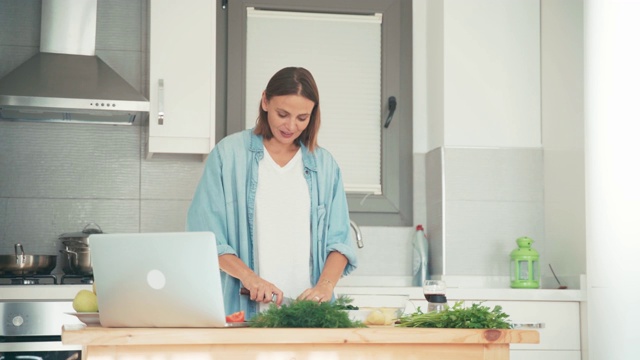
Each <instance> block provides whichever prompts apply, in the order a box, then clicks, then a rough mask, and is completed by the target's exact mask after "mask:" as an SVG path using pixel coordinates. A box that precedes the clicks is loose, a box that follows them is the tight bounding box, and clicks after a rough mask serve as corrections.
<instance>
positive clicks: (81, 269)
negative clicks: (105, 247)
mask: <svg viewBox="0 0 640 360" xmlns="http://www.w3.org/2000/svg"><path fill="white" fill-rule="evenodd" d="M92 234H102V229H101V228H100V226H99V225H98V224H96V223H93V222H92V223H89V224H87V225H86V226H85V227H84V229H82V231H81V232H74V233H65V234H62V235H60V236H59V237H58V239H59V240H61V242H62V245H63V249H62V250H60V253H61V254H62V256H61V258H62V259H61V267H62V271H63V272H64V273H65V274H67V275H93V267H92V265H91V247H90V244H89V236H90V235H92Z"/></svg>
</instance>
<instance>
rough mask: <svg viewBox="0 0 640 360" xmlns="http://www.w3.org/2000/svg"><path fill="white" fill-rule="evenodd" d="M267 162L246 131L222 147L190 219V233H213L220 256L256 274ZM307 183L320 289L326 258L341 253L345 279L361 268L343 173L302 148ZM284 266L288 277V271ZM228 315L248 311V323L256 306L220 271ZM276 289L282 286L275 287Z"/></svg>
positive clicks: (314, 274) (258, 139)
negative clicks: (261, 175)
mask: <svg viewBox="0 0 640 360" xmlns="http://www.w3.org/2000/svg"><path fill="white" fill-rule="evenodd" d="M263 156H264V146H263V143H262V136H259V135H255V134H254V133H253V130H244V131H241V132H238V133H235V134H232V135H229V136H227V137H226V138H224V139H223V140H222V141H220V142H219V143H218V144H217V145H216V146H215V148H214V149H213V150H212V151H211V154H210V155H209V157H208V158H207V162H206V164H205V168H204V173H203V175H202V178H201V180H200V183H199V184H198V187H197V188H196V192H195V195H194V197H193V200H192V202H191V206H190V207H189V212H188V215H187V231H211V232H213V233H214V234H215V236H216V242H217V246H218V255H223V254H234V255H236V256H238V257H239V258H240V259H241V260H242V261H243V262H244V263H245V264H247V266H249V267H250V268H251V269H252V270H255V257H256V254H255V251H254V243H253V240H254V239H253V229H254V223H253V222H254V210H255V197H256V189H257V187H258V163H259V162H260V160H261V159H262V158H263ZM302 162H303V164H304V177H305V179H306V181H307V184H308V185H309V194H310V196H311V219H310V220H311V221H310V224H311V255H312V261H311V263H310V266H311V269H310V270H311V279H310V280H311V284H314V285H315V284H316V283H317V281H318V279H319V277H320V274H321V272H322V269H323V268H324V263H325V261H326V259H327V256H328V255H329V253H330V252H332V251H338V252H340V253H341V254H343V255H344V256H346V258H347V260H348V264H347V266H346V268H345V270H344V273H343V275H347V274H349V273H350V272H351V271H353V270H354V269H355V267H356V266H357V259H356V252H355V246H354V244H353V241H352V239H351V235H350V231H351V230H350V225H349V209H348V207H347V198H346V195H345V192H344V187H343V184H342V173H341V171H340V168H339V167H338V164H337V163H336V162H335V160H334V159H333V157H332V156H331V154H330V153H329V152H328V151H326V150H325V149H322V148H320V147H318V148H316V150H315V151H314V152H313V153H312V152H310V151H309V150H308V149H307V148H306V147H305V146H304V145H303V146H302ZM286 266H287V265H286V263H283V271H287V269H286ZM220 273H221V276H222V287H223V292H224V305H225V311H226V313H227V314H231V313H234V312H236V311H240V310H244V311H245V316H246V318H247V319H250V318H251V317H253V316H254V315H255V314H256V312H257V304H256V303H255V302H253V301H251V300H249V299H248V296H241V295H240V286H241V284H240V281H239V280H238V279H236V278H233V277H231V276H229V275H228V274H226V273H225V272H223V271H220ZM276 286H277V284H276Z"/></svg>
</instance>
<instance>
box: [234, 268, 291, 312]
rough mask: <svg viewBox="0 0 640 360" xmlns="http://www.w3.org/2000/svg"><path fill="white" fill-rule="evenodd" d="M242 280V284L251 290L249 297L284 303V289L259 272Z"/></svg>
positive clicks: (265, 301) (257, 300)
mask: <svg viewBox="0 0 640 360" xmlns="http://www.w3.org/2000/svg"><path fill="white" fill-rule="evenodd" d="M241 282H242V285H243V286H244V287H245V288H247V289H248V290H249V293H250V294H249V299H251V300H253V301H256V302H261V303H270V302H272V301H275V303H276V305H278V306H280V304H282V300H283V299H284V295H283V292H282V290H280V289H279V288H278V287H277V286H275V285H273V284H272V283H270V282H268V281H267V280H265V279H263V278H261V277H260V276H258V275H257V274H255V273H254V274H252V275H251V276H249V277H248V278H246V279H243V280H241Z"/></svg>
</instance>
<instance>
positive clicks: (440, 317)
mask: <svg viewBox="0 0 640 360" xmlns="http://www.w3.org/2000/svg"><path fill="white" fill-rule="evenodd" d="M508 317H509V315H507V314H505V313H504V312H502V307H501V306H500V305H496V306H495V307H494V308H493V309H490V308H489V307H487V306H482V305H481V304H478V303H474V304H472V305H471V307H464V306H463V304H462V301H458V302H456V303H455V304H454V305H453V307H450V308H447V309H446V310H444V311H441V312H427V313H423V312H422V310H421V309H420V308H419V307H418V309H417V310H416V312H414V313H413V314H408V315H404V316H402V317H400V319H399V320H398V323H397V324H396V326H400V327H425V328H455V329H510V328H511V327H512V325H511V323H510V322H509V320H507V319H508Z"/></svg>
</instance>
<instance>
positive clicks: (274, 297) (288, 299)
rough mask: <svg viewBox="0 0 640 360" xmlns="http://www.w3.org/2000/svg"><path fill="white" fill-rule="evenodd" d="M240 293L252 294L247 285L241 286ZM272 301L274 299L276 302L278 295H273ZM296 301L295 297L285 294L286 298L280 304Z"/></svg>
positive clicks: (289, 303)
mask: <svg viewBox="0 0 640 360" xmlns="http://www.w3.org/2000/svg"><path fill="white" fill-rule="evenodd" d="M240 295H246V296H249V295H251V292H250V291H249V289H247V288H246V287H244V286H243V287H241V288H240ZM271 301H273V302H274V303H275V302H276V295H275V294H274V295H273V298H272V299H271ZM293 301H294V299H292V298H290V297H288V296H285V297H284V299H282V304H280V305H291V303H292V302H293Z"/></svg>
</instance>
